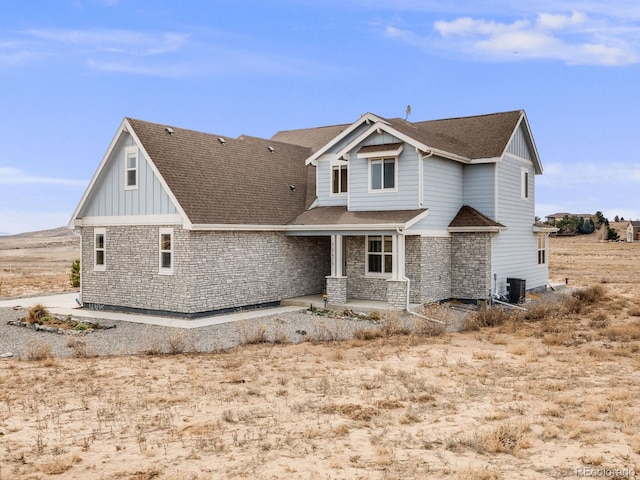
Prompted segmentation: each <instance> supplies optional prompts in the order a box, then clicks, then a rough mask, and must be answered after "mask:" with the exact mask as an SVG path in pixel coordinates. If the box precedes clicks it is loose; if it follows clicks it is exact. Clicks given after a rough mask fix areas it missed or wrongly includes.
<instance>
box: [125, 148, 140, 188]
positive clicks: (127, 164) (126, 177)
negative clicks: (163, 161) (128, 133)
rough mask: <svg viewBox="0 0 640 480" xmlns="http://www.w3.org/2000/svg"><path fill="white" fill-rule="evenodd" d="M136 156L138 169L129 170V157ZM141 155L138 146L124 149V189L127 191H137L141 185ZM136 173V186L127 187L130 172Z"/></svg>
mask: <svg viewBox="0 0 640 480" xmlns="http://www.w3.org/2000/svg"><path fill="white" fill-rule="evenodd" d="M132 153H133V154H135V157H136V167H135V168H129V163H128V161H129V155H130V154H132ZM139 167H140V153H139V150H138V147H137V146H135V145H134V146H129V147H126V148H125V149H124V189H125V190H137V189H138V185H140V168H139ZM130 171H135V172H136V183H135V185H127V181H128V179H129V172H130Z"/></svg>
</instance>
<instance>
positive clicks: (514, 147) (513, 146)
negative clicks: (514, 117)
mask: <svg viewBox="0 0 640 480" xmlns="http://www.w3.org/2000/svg"><path fill="white" fill-rule="evenodd" d="M529 142H530V140H529V135H527V134H526V132H525V128H524V126H523V124H520V127H518V129H517V130H516V132H515V134H514V135H513V139H511V143H510V144H509V146H508V147H507V152H509V153H511V154H512V155H516V156H518V157H520V158H526V159H527V160H532V161H533V155H532V153H531V145H530V143H529Z"/></svg>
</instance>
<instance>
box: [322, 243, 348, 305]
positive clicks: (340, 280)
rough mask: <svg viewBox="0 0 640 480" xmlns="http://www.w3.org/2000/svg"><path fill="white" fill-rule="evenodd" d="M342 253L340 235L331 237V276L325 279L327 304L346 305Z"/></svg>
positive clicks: (345, 279) (345, 284) (345, 280)
mask: <svg viewBox="0 0 640 480" xmlns="http://www.w3.org/2000/svg"><path fill="white" fill-rule="evenodd" d="M343 265H344V251H343V249H342V235H331V275H330V276H328V277H326V278H327V303H329V304H330V305H346V303H347V277H345V276H344V272H343Z"/></svg>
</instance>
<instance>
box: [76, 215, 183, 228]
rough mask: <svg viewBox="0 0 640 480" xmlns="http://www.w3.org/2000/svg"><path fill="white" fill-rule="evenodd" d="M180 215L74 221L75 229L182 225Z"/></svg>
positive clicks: (121, 216)
mask: <svg viewBox="0 0 640 480" xmlns="http://www.w3.org/2000/svg"><path fill="white" fill-rule="evenodd" d="M182 220H183V219H182V216H181V215H180V214H177V213H176V214H167V215H115V216H92V217H83V218H79V219H76V220H75V221H74V226H75V227H86V226H103V225H104V226H125V225H182V223H183V221H182Z"/></svg>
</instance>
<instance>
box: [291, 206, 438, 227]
mask: <svg viewBox="0 0 640 480" xmlns="http://www.w3.org/2000/svg"><path fill="white" fill-rule="evenodd" d="M424 212H425V210H385V211H364V212H361V211H359V212H354V211H350V210H347V207H317V208H312V209H311V210H307V211H305V212H302V213H301V214H300V215H298V216H297V217H296V218H295V219H293V220H292V221H291V222H289V225H381V224H402V223H406V222H408V221H409V220H411V219H412V218H414V217H415V216H417V215H420V214H421V213H424Z"/></svg>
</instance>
